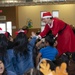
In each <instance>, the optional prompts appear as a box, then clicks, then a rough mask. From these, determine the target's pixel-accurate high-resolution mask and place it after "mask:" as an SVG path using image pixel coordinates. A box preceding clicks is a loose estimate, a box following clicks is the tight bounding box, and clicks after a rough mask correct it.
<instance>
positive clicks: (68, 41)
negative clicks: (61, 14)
mask: <svg viewBox="0 0 75 75" xmlns="http://www.w3.org/2000/svg"><path fill="white" fill-rule="evenodd" d="M53 20H54V22H53V27H52V28H50V27H49V26H48V24H47V25H46V26H45V29H44V31H43V32H41V33H40V36H41V37H44V36H45V35H46V34H47V33H48V32H49V30H52V33H53V34H54V35H56V34H57V33H58V32H59V31H60V30H62V29H63V28H64V27H65V22H63V21H62V20H59V19H57V18H53ZM57 41H58V45H57V49H58V51H59V55H61V54H62V53H64V52H67V51H68V52H75V35H74V33H73V30H72V29H71V27H70V25H68V24H67V26H66V28H65V29H64V30H63V31H62V32H61V33H60V34H58V38H57Z"/></svg>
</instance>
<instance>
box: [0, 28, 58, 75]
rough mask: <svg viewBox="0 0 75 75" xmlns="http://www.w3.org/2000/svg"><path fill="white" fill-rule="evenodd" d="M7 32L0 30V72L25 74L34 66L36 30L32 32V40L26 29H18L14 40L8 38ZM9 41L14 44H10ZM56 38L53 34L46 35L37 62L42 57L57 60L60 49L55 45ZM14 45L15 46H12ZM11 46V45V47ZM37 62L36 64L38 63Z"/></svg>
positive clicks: (7, 74)
mask: <svg viewBox="0 0 75 75" xmlns="http://www.w3.org/2000/svg"><path fill="white" fill-rule="evenodd" d="M6 34H7V33H6V32H4V31H2V30H0V64H2V65H0V74H1V75H25V74H27V73H28V72H29V71H31V69H33V68H34V61H33V56H34V55H35V54H34V53H33V50H34V46H36V45H35V42H36V40H37V36H36V33H35V32H32V33H31V40H28V37H27V36H26V33H25V31H24V30H22V29H21V30H19V31H17V34H16V37H15V38H14V40H13V42H11V41H10V40H8V38H7V36H6ZM9 41H10V42H11V43H13V44H11V43H10V44H9ZM55 42H56V38H55V37H54V35H53V34H50V35H47V36H46V37H45V42H44V44H45V45H44V48H42V49H41V50H40V51H39V53H38V55H37V58H36V59H37V60H36V63H37V64H38V63H39V59H40V57H42V58H47V59H49V60H51V61H53V60H55V58H56V56H57V54H58V51H57V49H56V48H55V47H54V44H55ZM10 45H13V46H10ZM9 46H10V47H9ZM35 50H36V49H35ZM37 64H36V65H37Z"/></svg>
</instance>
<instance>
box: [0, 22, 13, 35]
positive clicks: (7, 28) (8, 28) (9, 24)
mask: <svg viewBox="0 0 75 75" xmlns="http://www.w3.org/2000/svg"><path fill="white" fill-rule="evenodd" d="M0 28H2V30H3V31H8V32H9V33H10V35H12V22H11V21H9V22H4V23H0Z"/></svg>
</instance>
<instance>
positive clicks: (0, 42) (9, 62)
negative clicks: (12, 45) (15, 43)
mask: <svg viewBox="0 0 75 75" xmlns="http://www.w3.org/2000/svg"><path fill="white" fill-rule="evenodd" d="M7 46H8V40H7V38H6V36H5V32H3V31H0V58H1V59H2V61H3V63H4V65H5V68H6V70H7V71H13V72H15V69H14V66H13V64H14V62H15V61H14V54H13V50H12V49H10V50H8V49H7Z"/></svg>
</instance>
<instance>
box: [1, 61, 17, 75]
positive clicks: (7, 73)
mask: <svg viewBox="0 0 75 75" xmlns="http://www.w3.org/2000/svg"><path fill="white" fill-rule="evenodd" d="M0 75H16V74H15V73H14V72H12V71H7V70H6V69H5V67H4V64H3V62H2V61H1V60H0Z"/></svg>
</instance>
